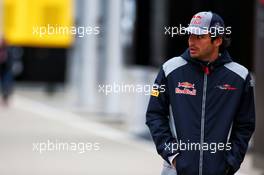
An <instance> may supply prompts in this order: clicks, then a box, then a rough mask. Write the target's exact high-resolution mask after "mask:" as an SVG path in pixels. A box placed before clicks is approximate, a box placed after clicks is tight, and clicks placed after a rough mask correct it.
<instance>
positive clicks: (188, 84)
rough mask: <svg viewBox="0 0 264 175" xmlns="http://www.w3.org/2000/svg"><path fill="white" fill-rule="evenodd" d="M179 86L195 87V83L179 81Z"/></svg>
mask: <svg viewBox="0 0 264 175" xmlns="http://www.w3.org/2000/svg"><path fill="white" fill-rule="evenodd" d="M178 87H183V88H194V84H192V83H189V82H182V83H181V82H178Z"/></svg>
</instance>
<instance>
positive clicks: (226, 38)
mask: <svg viewBox="0 0 264 175" xmlns="http://www.w3.org/2000/svg"><path fill="white" fill-rule="evenodd" d="M216 38H222V40H223V42H222V44H221V45H220V47H219V51H220V52H222V51H224V50H225V49H226V48H228V47H229V46H230V44H231V37H229V36H226V35H219V36H215V37H212V36H211V42H213V41H214V40H215V39H216Z"/></svg>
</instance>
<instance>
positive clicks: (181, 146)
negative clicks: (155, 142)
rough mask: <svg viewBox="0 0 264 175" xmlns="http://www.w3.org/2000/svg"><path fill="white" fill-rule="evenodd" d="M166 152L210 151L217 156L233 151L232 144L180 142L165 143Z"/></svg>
mask: <svg viewBox="0 0 264 175" xmlns="http://www.w3.org/2000/svg"><path fill="white" fill-rule="evenodd" d="M164 146H165V150H166V151H171V152H172V153H173V152H176V151H200V150H203V151H210V153H213V154H215V153H216V152H217V151H230V150H231V148H232V147H231V143H206V142H204V143H202V144H201V143H193V142H189V140H188V141H187V142H182V141H181V140H179V142H178V143H165V145H164Z"/></svg>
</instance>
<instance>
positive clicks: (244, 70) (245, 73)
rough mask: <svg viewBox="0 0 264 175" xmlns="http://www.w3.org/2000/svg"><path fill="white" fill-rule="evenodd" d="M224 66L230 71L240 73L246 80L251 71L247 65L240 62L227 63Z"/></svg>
mask: <svg viewBox="0 0 264 175" xmlns="http://www.w3.org/2000/svg"><path fill="white" fill-rule="evenodd" d="M224 66H225V67H226V68H227V69H229V70H230V71H232V72H234V73H235V74H237V75H239V76H240V77H241V78H243V79H244V80H246V78H247V76H248V73H249V71H248V69H247V68H246V67H244V66H242V65H241V64H238V63H236V62H230V63H226V64H225V65H224Z"/></svg>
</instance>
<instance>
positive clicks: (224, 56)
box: [181, 49, 232, 72]
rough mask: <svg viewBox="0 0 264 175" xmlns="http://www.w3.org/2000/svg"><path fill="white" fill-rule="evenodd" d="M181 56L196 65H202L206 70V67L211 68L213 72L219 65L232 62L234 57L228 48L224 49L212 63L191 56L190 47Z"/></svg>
mask: <svg viewBox="0 0 264 175" xmlns="http://www.w3.org/2000/svg"><path fill="white" fill-rule="evenodd" d="M181 57H182V58H183V59H185V60H186V61H187V62H191V63H193V64H195V65H198V66H200V67H201V68H202V70H204V68H207V69H209V72H211V71H212V70H214V69H215V68H217V67H219V66H222V65H224V64H226V63H229V62H232V58H231V56H230V55H229V53H228V51H227V50H224V51H223V52H222V53H220V54H219V57H218V58H217V59H216V60H215V61H214V62H210V63H209V62H205V61H201V60H198V59H195V58H192V57H191V56H190V51H189V49H186V51H185V52H184V53H183V54H182V55H181Z"/></svg>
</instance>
